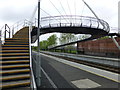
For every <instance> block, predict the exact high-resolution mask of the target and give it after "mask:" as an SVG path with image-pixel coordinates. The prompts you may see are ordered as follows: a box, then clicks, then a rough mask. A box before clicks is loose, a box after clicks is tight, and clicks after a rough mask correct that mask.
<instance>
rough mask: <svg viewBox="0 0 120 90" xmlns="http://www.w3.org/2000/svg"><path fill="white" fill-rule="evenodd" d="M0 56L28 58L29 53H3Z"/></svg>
mask: <svg viewBox="0 0 120 90" xmlns="http://www.w3.org/2000/svg"><path fill="white" fill-rule="evenodd" d="M0 55H2V57H4V56H28V55H29V53H3V54H0Z"/></svg>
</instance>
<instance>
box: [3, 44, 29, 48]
mask: <svg viewBox="0 0 120 90" xmlns="http://www.w3.org/2000/svg"><path fill="white" fill-rule="evenodd" d="M23 46H24V47H26V46H27V47H29V45H28V44H27V45H8V44H7V45H2V48H4V47H23Z"/></svg>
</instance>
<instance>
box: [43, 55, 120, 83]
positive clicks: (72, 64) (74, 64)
mask: <svg viewBox="0 0 120 90" xmlns="http://www.w3.org/2000/svg"><path fill="white" fill-rule="evenodd" d="M41 55H43V56H46V57H49V58H52V59H54V60H56V61H59V62H61V63H64V64H67V65H69V66H72V67H75V68H78V69H81V70H83V71H86V72H89V73H92V74H95V75H97V76H100V77H103V78H106V79H109V80H112V81H114V82H117V83H120V81H119V79H113V78H111V77H110V74H114V75H115V76H116V77H119V74H117V73H112V72H109V71H105V70H101V69H98V68H94V67H90V66H86V65H82V64H78V63H75V62H71V61H67V60H65V59H61V58H57V57H54V56H50V55H46V54H43V53H41ZM79 65H81V66H84V67H85V68H90V69H93V70H91V71H89V70H87V69H83V68H82V67H80V66H79ZM94 70H99V71H101V72H102V71H103V72H106V73H107V75H106V76H105V75H103V74H100V73H96V72H94ZM108 73H109V74H108Z"/></svg>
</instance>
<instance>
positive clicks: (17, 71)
mask: <svg viewBox="0 0 120 90" xmlns="http://www.w3.org/2000/svg"><path fill="white" fill-rule="evenodd" d="M28 72H30V69H16V70H3V71H0V74H3V75H5V74H7V75H8V74H17V73H19V74H20V73H28Z"/></svg>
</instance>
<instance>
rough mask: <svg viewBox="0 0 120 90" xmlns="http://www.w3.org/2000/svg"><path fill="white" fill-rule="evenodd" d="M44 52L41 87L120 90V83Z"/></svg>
mask: <svg viewBox="0 0 120 90" xmlns="http://www.w3.org/2000/svg"><path fill="white" fill-rule="evenodd" d="M51 57H53V56H49V55H45V54H42V55H41V56H40V58H41V65H42V79H41V82H42V85H41V87H40V89H48V90H49V89H53V88H55V90H61V89H62V90H63V89H64V90H67V89H68V90H71V89H72V90H120V88H119V83H118V82H115V81H112V80H109V79H107V78H103V77H101V76H98V75H95V74H92V73H90V72H87V71H84V70H82V69H79V68H75V67H72V66H70V65H68V64H65V63H61V62H59V61H57V59H59V60H60V58H51Z"/></svg>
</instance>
